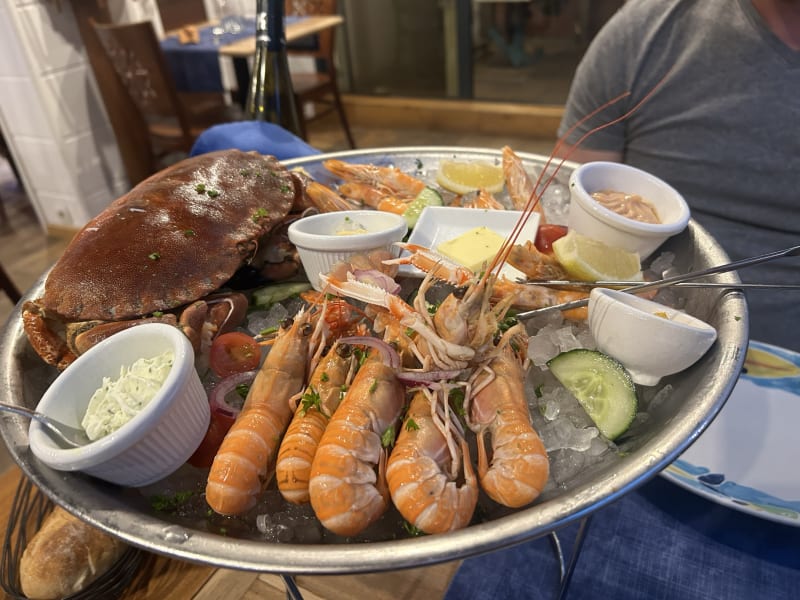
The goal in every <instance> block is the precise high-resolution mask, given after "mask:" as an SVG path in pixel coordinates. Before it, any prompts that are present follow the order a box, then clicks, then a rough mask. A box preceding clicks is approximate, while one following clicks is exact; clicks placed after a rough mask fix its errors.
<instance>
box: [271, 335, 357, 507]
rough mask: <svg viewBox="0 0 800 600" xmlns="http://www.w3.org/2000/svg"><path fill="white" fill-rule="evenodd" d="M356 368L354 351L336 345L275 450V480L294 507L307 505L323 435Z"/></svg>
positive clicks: (316, 372) (309, 385) (327, 355)
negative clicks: (295, 505) (314, 464)
mask: <svg viewBox="0 0 800 600" xmlns="http://www.w3.org/2000/svg"><path fill="white" fill-rule="evenodd" d="M355 368H356V356H355V354H354V353H353V348H352V347H351V346H350V345H349V344H347V343H344V342H339V341H336V342H335V343H334V345H333V346H332V347H331V349H330V350H329V351H328V352H327V354H326V355H325V356H324V357H323V358H322V359H321V360H320V362H319V363H318V364H317V366H316V368H315V369H314V372H313V373H312V374H311V379H310V381H309V383H308V386H307V387H306V391H305V394H303V397H302V398H301V402H300V403H299V404H298V406H297V410H296V411H295V413H294V417H293V418H292V421H291V423H290V424H289V428H288V429H287V430H286V434H285V435H284V437H283V441H282V442H281V445H280V449H279V450H278V460H277V463H276V465H275V480H276V482H277V484H278V490H279V491H280V493H281V495H282V496H283V497H284V498H285V499H286V500H288V501H289V502H293V503H295V504H302V503H305V502H308V501H309V493H308V484H309V480H310V478H311V463H312V462H313V460H314V455H315V454H316V453H317V448H318V446H319V442H320V440H321V439H322V434H323V432H324V431H325V429H326V428H327V426H328V422H329V421H330V418H331V417H332V416H333V414H334V413H335V412H336V409H337V408H338V407H339V404H340V403H341V401H342V398H343V396H344V394H345V391H346V389H347V386H348V385H349V383H350V381H351V380H352V378H353V373H354V372H355Z"/></svg>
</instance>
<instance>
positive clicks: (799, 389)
mask: <svg viewBox="0 0 800 600" xmlns="http://www.w3.org/2000/svg"><path fill="white" fill-rule="evenodd" d="M798 424H800V354H797V353H795V352H791V351H789V350H785V349H783V348H778V347H776V346H771V345H769V344H764V343H762V342H755V341H751V342H750V346H749V349H748V351H747V358H746V359H745V364H744V371H743V373H742V375H741V376H740V377H739V380H738V382H737V383H736V387H735V388H734V390H733V393H732V394H731V396H730V398H728V401H727V403H726V404H725V406H724V407H723V408H722V411H721V412H720V414H719V415H718V416H717V418H716V419H715V420H714V422H713V423H711V425H710V426H709V427H708V429H707V430H706V431H705V432H704V433H703V434H702V435H701V436H700V437H699V438H698V439H697V441H696V442H695V443H694V444H693V445H692V446H691V447H690V448H689V449H688V450H687V451H686V452H684V453H683V454H682V455H681V457H680V458H679V459H678V460H676V461H675V462H674V463H672V465H670V466H669V467H667V468H666V469H665V470H664V471H663V472H662V475H663V476H664V477H666V478H667V479H669V480H671V481H673V482H675V483H677V484H678V485H680V486H683V487H685V488H686V489H688V490H690V491H692V492H695V493H697V494H700V495H701V496H705V497H706V498H709V499H710V500H713V501H715V502H718V503H719V504H722V505H724V506H728V507H730V508H735V509H737V510H740V511H743V512H746V513H750V514H752V515H755V516H757V517H761V518H764V519H769V520H772V521H778V522H780V523H784V524H787V525H794V526H795V527H800V474H798V471H797V469H796V468H794V467H793V466H792V465H793V464H794V462H795V461H796V460H797V456H798V451H800V441H798Z"/></svg>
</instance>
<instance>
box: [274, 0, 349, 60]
mask: <svg viewBox="0 0 800 600" xmlns="http://www.w3.org/2000/svg"><path fill="white" fill-rule="evenodd" d="M284 10H285V12H286V14H287V15H295V16H312V15H335V14H337V2H336V0H286V5H285V9H284ZM335 31H336V28H335V27H328V28H327V29H325V30H324V31H321V32H319V33H318V34H316V37H317V40H318V43H317V44H316V46H315V47H314V48H309V49H296V48H290V53H291V54H301V55H304V56H311V57H313V58H316V59H318V60H323V61H325V63H326V69H327V70H328V72H329V73H332V71H333V42H334V33H335Z"/></svg>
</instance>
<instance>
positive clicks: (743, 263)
mask: <svg viewBox="0 0 800 600" xmlns="http://www.w3.org/2000/svg"><path fill="white" fill-rule="evenodd" d="M784 256H800V246H792V247H791V248H786V249H784V250H776V251H774V252H768V253H767V254H761V255H759V256H753V257H751V258H743V259H742V260H736V261H733V262H730V263H725V264H724V265H718V266H716V267H709V268H708V269H702V270H701V271H692V272H690V273H685V274H683V275H675V276H673V277H667V278H666V279H658V280H656V281H648V282H647V283H641V284H637V285H631V286H628V287H623V289H622V291H623V292H629V293H631V294H638V293H640V292H646V291H648V290H658V289H661V288H664V287H669V286H671V285H678V284H682V283H683V282H686V281H690V280H692V279H699V278H701V277H706V276H708V275H716V274H717V273H727V272H729V271H735V270H736V269H741V268H743V267H749V266H751V265H757V264H760V263H763V262H767V261H770V260H774V259H776V258H783V257H784ZM526 283H529V284H532V285H557V286H562V287H568V286H576V287H620V284H622V285H625V284H626V283H629V282H595V283H592V282H586V281H581V282H573V281H569V282H567V281H528V282H526ZM614 284H616V285H614ZM689 285H691V284H689ZM694 285H696V286H697V287H723V288H728V289H733V290H735V289H739V288H748V287H759V288H781V289H793V288H796V289H800V285H794V284H760V283H756V284H746V283H696V284H694ZM587 304H589V299H588V298H582V299H581V300H573V301H572V302H564V303H563V304H553V305H552V306H545V307H544V308H537V309H534V310H529V311H525V312H520V313H517V314H516V315H515V316H516V318H517V319H519V320H520V321H525V320H527V319H530V318H532V317H535V316H536V315H540V314H542V313H544V312H547V311H550V310H570V309H572V308H582V307H584V306H586V305H587Z"/></svg>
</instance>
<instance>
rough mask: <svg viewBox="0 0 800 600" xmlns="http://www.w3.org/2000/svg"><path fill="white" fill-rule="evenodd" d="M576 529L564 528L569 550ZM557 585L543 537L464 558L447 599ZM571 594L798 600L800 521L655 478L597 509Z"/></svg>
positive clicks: (549, 589) (543, 592)
mask: <svg viewBox="0 0 800 600" xmlns="http://www.w3.org/2000/svg"><path fill="white" fill-rule="evenodd" d="M787 458H788V457H787ZM577 529H578V526H577V525H571V526H569V527H566V528H564V529H563V530H561V531H560V532H559V538H560V539H561V542H562V545H563V547H564V552H565V554H567V555H568V554H569V551H570V550H571V548H572V542H573V540H574V539H575V535H576V532H577ZM558 588H559V568H558V562H557V559H556V555H555V553H554V551H553V548H552V545H551V543H550V540H549V538H548V537H543V538H539V539H536V540H533V541H531V542H528V543H525V544H521V545H518V546H515V547H513V548H509V549H505V550H501V551H498V552H494V553H491V554H487V555H484V556H479V557H475V558H471V559H468V560H466V561H464V563H463V565H462V566H461V567H460V568H459V570H458V572H457V573H456V575H455V578H454V579H453V581H452V583H451V585H450V588H449V590H448V592H447V595H446V600H490V599H491V600H495V599H509V600H513V599H517V598H519V599H522V598H525V599H528V600H536V599H548V600H549V599H552V598H555V597H556V595H557V591H558ZM567 598H568V599H569V600H581V599H592V600H596V599H606V598H613V599H614V600H627V599H630V600H641V599H647V600H657V599H669V600H672V599H676V600H678V599H680V600H694V599H697V600H700V599H702V600H711V599H714V600H716V599H724V600H739V599H742V600H745V599H746V600H749V599H751V598H765V599H769V600H783V599H785V600H790V599H791V600H794V599H796V598H800V527H793V526H789V525H783V524H779V523H775V522H772V521H767V520H764V519H760V518H757V517H752V516H750V515H748V514H745V513H742V512H739V511H735V510H731V509H728V508H726V507H723V506H721V505H718V504H715V503H713V502H710V501H708V500H706V499H704V498H701V497H700V496H697V495H695V494H693V493H691V492H688V491H686V490H684V489H683V488H680V487H678V486H676V485H674V484H673V483H670V482H668V481H666V480H664V479H662V478H660V477H659V478H656V479H654V480H652V481H650V482H649V483H647V484H645V485H644V486H642V487H641V488H639V489H638V490H636V491H633V492H631V493H629V494H627V495H626V496H624V497H623V498H621V499H620V500H618V501H617V502H615V503H613V504H611V505H610V506H608V507H605V508H603V509H601V510H600V511H598V512H596V513H594V515H593V517H592V519H591V521H590V524H589V528H588V532H587V535H586V538H585V541H584V545H583V549H582V551H581V553H580V556H579V559H578V562H577V565H576V567H575V571H574V574H573V577H572V581H571V584H570V587H569V591H568V594H567Z"/></svg>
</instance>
